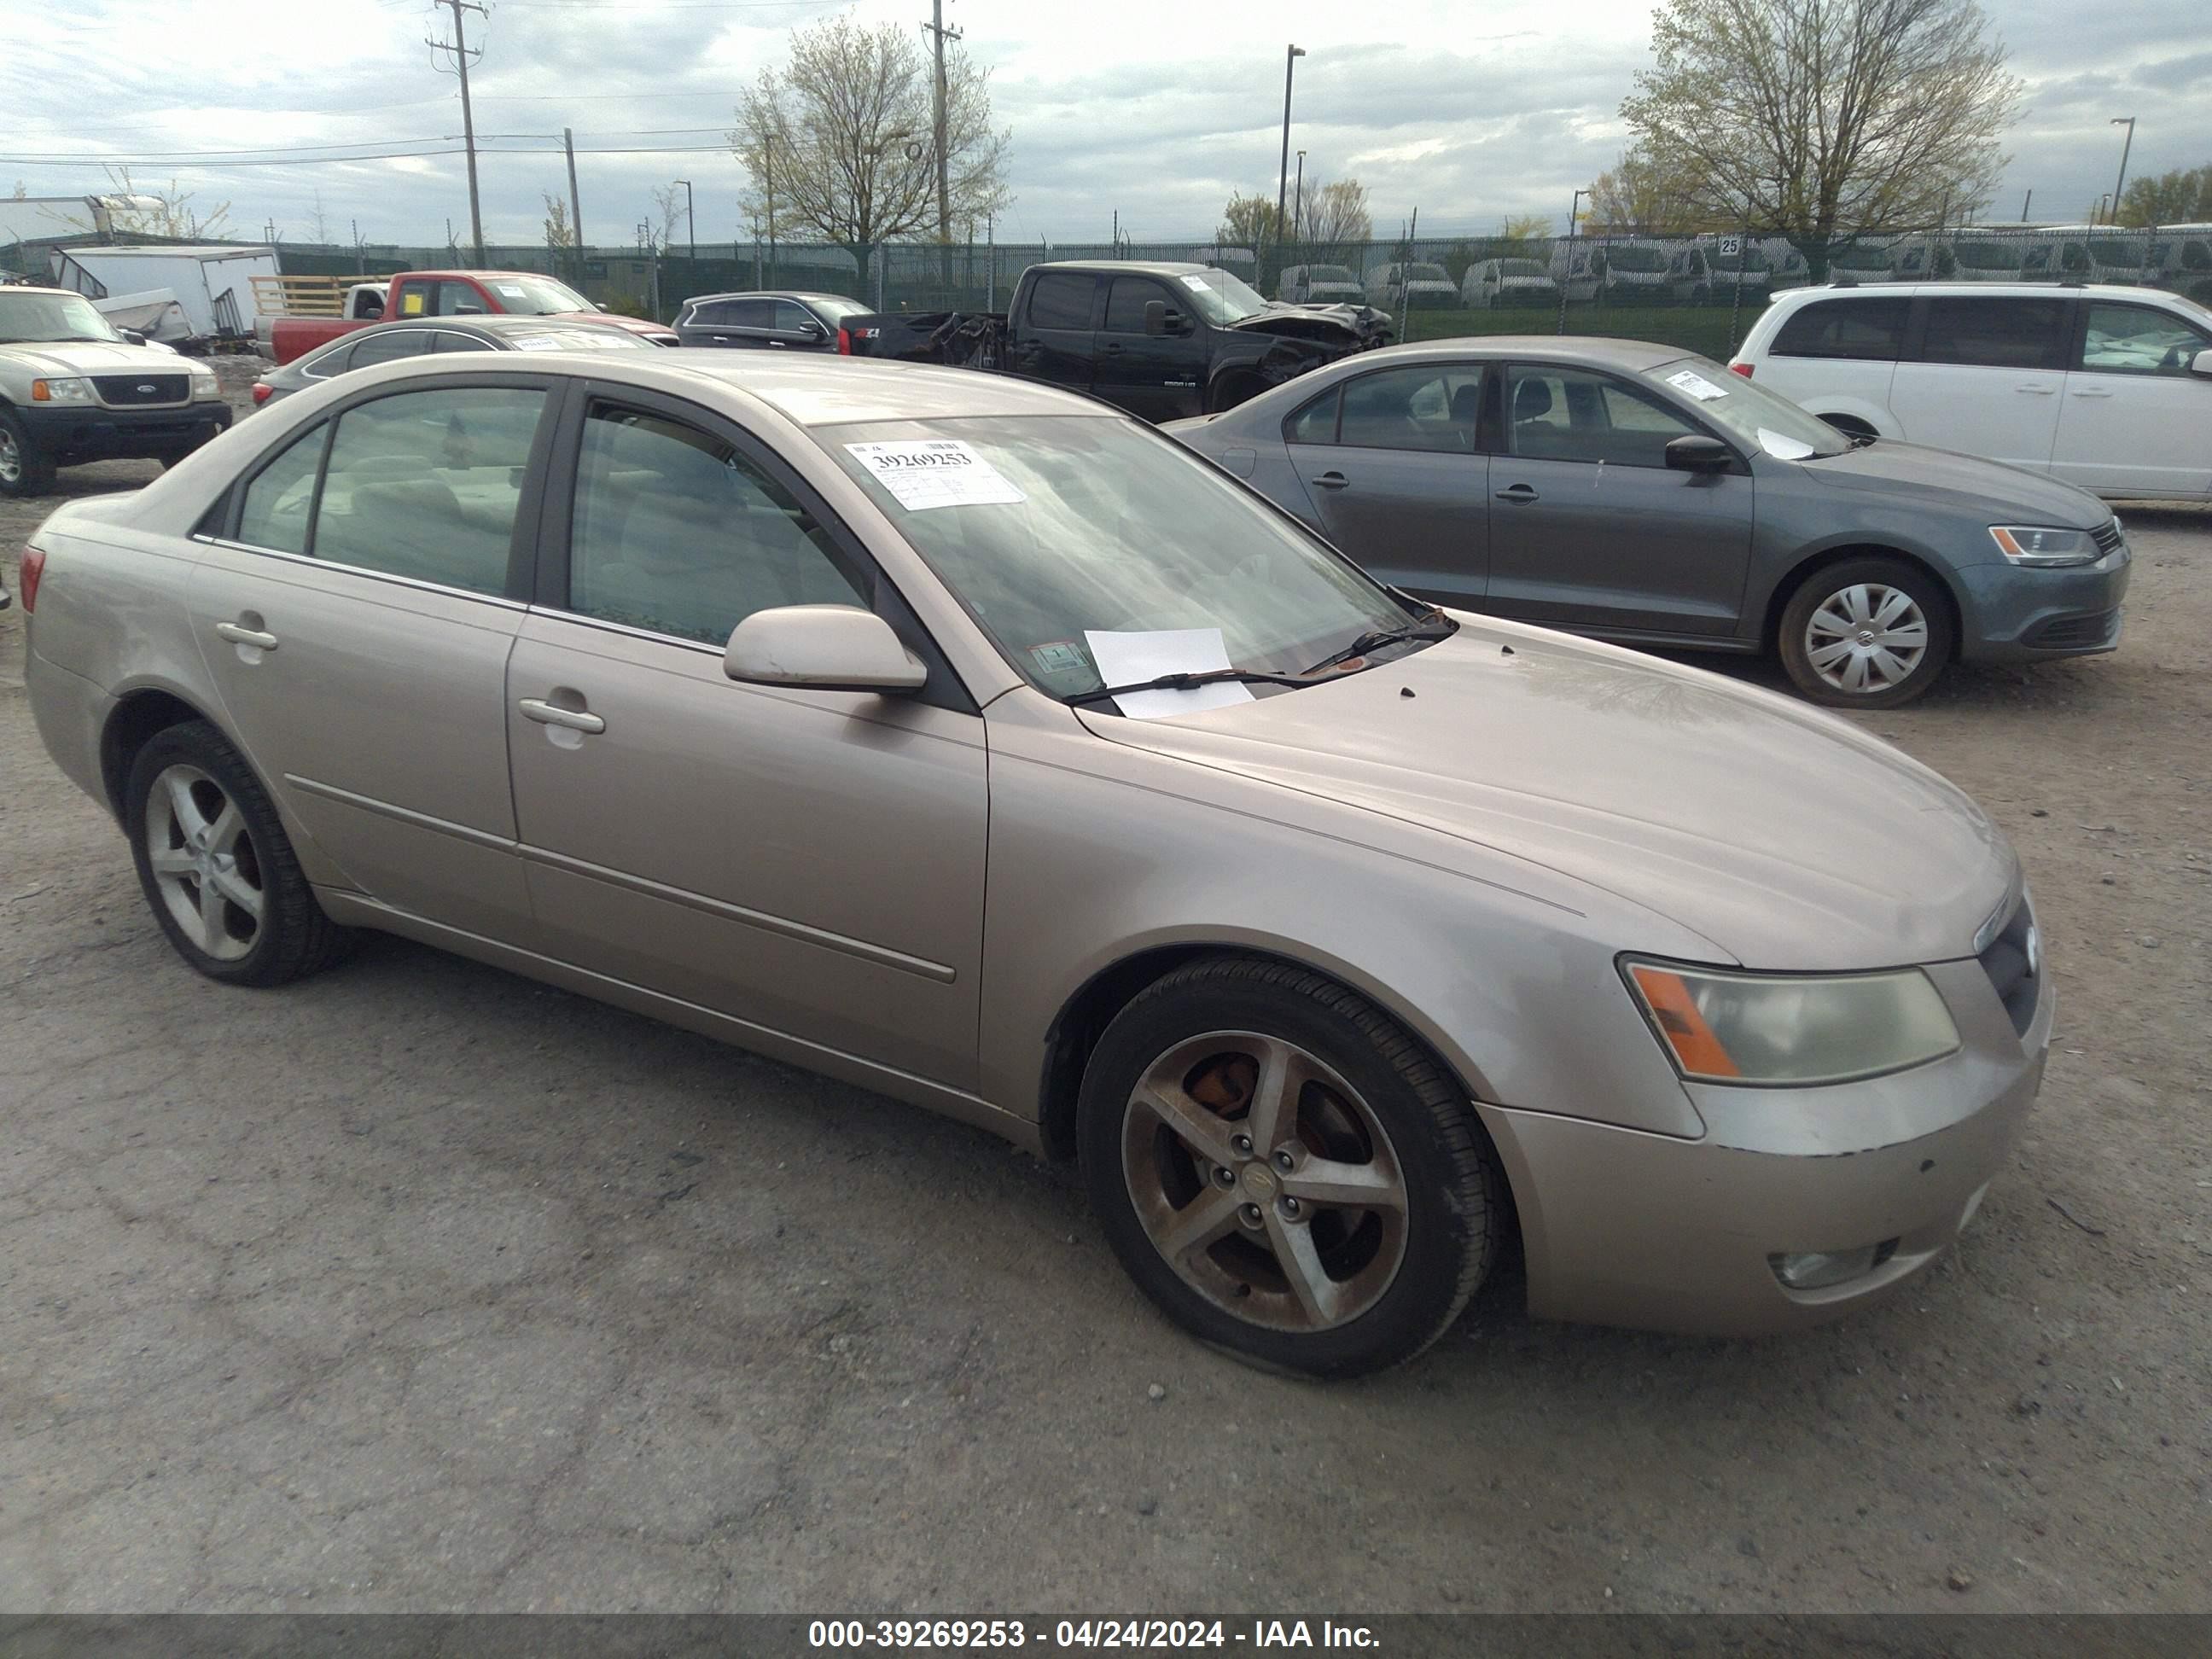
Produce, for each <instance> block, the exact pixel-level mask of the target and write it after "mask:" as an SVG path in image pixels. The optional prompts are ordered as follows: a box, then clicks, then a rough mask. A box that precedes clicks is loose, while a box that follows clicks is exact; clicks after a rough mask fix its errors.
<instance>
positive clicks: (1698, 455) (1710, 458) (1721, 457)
mask: <svg viewBox="0 0 2212 1659" xmlns="http://www.w3.org/2000/svg"><path fill="white" fill-rule="evenodd" d="M1666 453H1667V465H1669V466H1671V467H1673V468H1674V469H1675V471H1679V472H1718V471H1722V470H1723V469H1724V468H1727V467H1729V466H1733V465H1735V451H1734V450H1732V449H1730V448H1729V447H1728V446H1727V445H1726V444H1724V443H1723V442H1722V441H1720V440H1719V439H1718V438H1712V437H1708V436H1706V435H1705V434H1704V433H1702V432H1687V433H1685V434H1683V435H1682V436H1680V437H1679V438H1673V439H1669V440H1668V444H1667V452H1666Z"/></svg>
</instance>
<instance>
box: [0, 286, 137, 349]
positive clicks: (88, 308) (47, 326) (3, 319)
mask: <svg viewBox="0 0 2212 1659" xmlns="http://www.w3.org/2000/svg"><path fill="white" fill-rule="evenodd" d="M58 340H100V341H109V342H113V343H117V344H120V343H123V337H122V336H121V335H120V334H118V333H117V332H116V331H115V330H114V328H113V327H112V326H111V325H110V324H109V323H108V320H107V319H106V318H105V317H103V316H101V315H100V313H98V312H97V311H94V309H93V308H92V301H89V300H88V299H86V298H85V297H84V296H83V295H81V294H9V293H7V292H6V291H4V290H0V342H7V341H39V342H51V341H58Z"/></svg>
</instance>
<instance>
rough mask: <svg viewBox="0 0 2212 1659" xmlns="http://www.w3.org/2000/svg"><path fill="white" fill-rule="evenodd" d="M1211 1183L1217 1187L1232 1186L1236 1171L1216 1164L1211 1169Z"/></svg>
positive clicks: (1235, 1180) (1235, 1178) (1234, 1181)
mask: <svg viewBox="0 0 2212 1659" xmlns="http://www.w3.org/2000/svg"><path fill="white" fill-rule="evenodd" d="M1213 1184H1214V1185H1215V1186H1217V1187H1234V1186H1235V1185H1236V1184H1237V1171H1236V1170H1231V1169H1226V1168H1223V1167H1221V1166H1218V1165H1217V1166H1216V1167H1215V1169H1214V1171H1213Z"/></svg>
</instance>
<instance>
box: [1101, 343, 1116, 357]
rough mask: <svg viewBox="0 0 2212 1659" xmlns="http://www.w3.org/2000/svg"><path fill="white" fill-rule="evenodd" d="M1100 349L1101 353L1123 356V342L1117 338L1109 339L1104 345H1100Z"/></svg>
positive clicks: (1110, 355)
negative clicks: (1116, 339)
mask: <svg viewBox="0 0 2212 1659" xmlns="http://www.w3.org/2000/svg"><path fill="white" fill-rule="evenodd" d="M1098 349H1099V351H1100V352H1101V353H1103V355H1104V356H1109V357H1117V356H1121V343H1120V342H1119V341H1115V340H1109V341H1108V342H1107V343H1105V344H1104V345H1103V346H1100V347H1099V348H1098Z"/></svg>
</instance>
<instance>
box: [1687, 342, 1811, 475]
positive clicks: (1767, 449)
mask: <svg viewBox="0 0 2212 1659" xmlns="http://www.w3.org/2000/svg"><path fill="white" fill-rule="evenodd" d="M1644 379H1646V380H1656V381H1657V382H1658V383H1659V384H1660V385H1661V386H1667V387H1669V388H1670V389H1672V390H1673V391H1675V392H1680V393H1681V394H1682V395H1683V396H1684V397H1686V398H1689V399H1690V400H1691V401H1692V403H1693V404H1695V405H1696V407H1697V410H1698V413H1699V414H1700V415H1702V416H1705V418H1706V419H1707V420H1709V421H1711V422H1713V423H1714V424H1715V425H1717V426H1722V427H1725V428H1728V430H1729V432H1730V433H1731V434H1733V435H1735V437H1736V438H1737V439H1738V440H1740V441H1742V442H1744V443H1747V444H1749V445H1751V446H1752V447H1753V448H1755V449H1757V450H1758V451H1759V453H1761V454H1765V455H1771V456H1772V457H1774V459H1777V460H1781V461H1806V460H1811V459H1814V458H1815V457H1817V456H1822V455H1840V454H1842V453H1844V451H1845V450H1847V449H1849V448H1850V447H1851V445H1850V440H1849V439H1848V438H1846V437H1844V435H1843V434H1842V433H1840V432H1838V431H1837V430H1836V428H1833V427H1832V426H1830V425H1829V424H1828V423H1827V422H1826V421H1824V420H1822V419H1821V418H1820V416H1817V415H1814V414H1812V413H1810V412H1809V411H1808V410H1802V409H1800V408H1799V407H1798V406H1797V405H1796V404H1793V403H1791V402H1790V400H1789V399H1788V398H1784V397H1781V396H1779V395H1778V394H1777V393H1775V392H1770V391H1768V390H1767V389H1766V388H1765V386H1759V385H1758V384H1757V383H1756V382H1754V381H1751V380H1746V379H1744V378H1743V376H1741V374H1729V372H1728V370H1726V369H1724V368H1722V367H1721V366H1720V365H1719V364H1718V363H1717V362H1713V361H1712V359H1711V358H1710V357H1678V358H1676V359H1675V360H1674V362H1670V363H1662V364H1660V365H1659V366H1658V368H1647V369H1645V370H1644Z"/></svg>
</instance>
